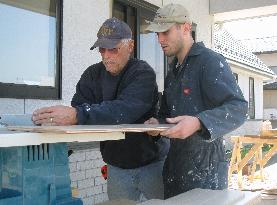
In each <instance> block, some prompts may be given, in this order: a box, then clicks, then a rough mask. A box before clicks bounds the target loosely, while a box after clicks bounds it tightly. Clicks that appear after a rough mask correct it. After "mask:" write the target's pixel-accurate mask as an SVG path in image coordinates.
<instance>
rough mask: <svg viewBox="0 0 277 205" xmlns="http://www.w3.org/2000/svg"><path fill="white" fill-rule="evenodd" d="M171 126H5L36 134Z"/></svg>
mask: <svg viewBox="0 0 277 205" xmlns="http://www.w3.org/2000/svg"><path fill="white" fill-rule="evenodd" d="M172 126H174V125H173V124H158V125H153V124H151V125H149V124H121V125H72V126H7V129H8V130H12V131H24V132H36V133H57V134H61V133H68V134H74V133H75V134H76V133H107V132H147V131H164V130H167V129H169V128H171V127H172Z"/></svg>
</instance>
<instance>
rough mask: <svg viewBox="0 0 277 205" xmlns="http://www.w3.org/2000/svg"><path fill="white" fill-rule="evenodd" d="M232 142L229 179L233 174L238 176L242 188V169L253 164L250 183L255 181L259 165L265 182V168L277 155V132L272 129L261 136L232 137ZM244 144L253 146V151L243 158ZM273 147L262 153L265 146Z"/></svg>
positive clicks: (263, 132) (261, 176)
mask: <svg viewBox="0 0 277 205" xmlns="http://www.w3.org/2000/svg"><path fill="white" fill-rule="evenodd" d="M231 140H232V142H233V143H234V147H233V151H232V157H231V161H230V166H229V173H228V179H229V181H230V177H231V175H232V174H233V172H237V174H238V186H239V188H241V187H242V169H243V167H244V166H246V165H247V164H249V162H250V160H252V162H251V176H250V181H253V179H254V174H255V172H256V168H257V165H259V168H260V171H259V173H260V178H261V180H262V181H263V180H264V173H263V170H264V166H265V165H266V163H267V162H268V160H269V159H270V158H271V157H272V156H273V155H274V154H275V153H276V151H277V130H276V129H270V130H265V131H262V132H261V133H260V135H243V136H232V137H231ZM244 144H253V146H252V147H251V149H250V150H249V151H248V152H247V153H246V155H245V156H244V157H243V158H242V157H241V148H242V147H243V145H244ZM265 144H268V145H272V147H271V148H270V149H269V150H268V151H267V152H266V153H265V154H263V153H262V147H263V146H264V145H265Z"/></svg>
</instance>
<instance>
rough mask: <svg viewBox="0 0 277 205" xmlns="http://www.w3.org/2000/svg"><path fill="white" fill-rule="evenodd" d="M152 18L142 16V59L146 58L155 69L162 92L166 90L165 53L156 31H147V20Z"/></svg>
mask: <svg viewBox="0 0 277 205" xmlns="http://www.w3.org/2000/svg"><path fill="white" fill-rule="evenodd" d="M150 20H151V19H148V18H147V17H143V16H142V17H141V18H140V22H141V23H140V59H142V60H145V61H146V62H147V63H149V65H151V66H152V68H153V69H154V70H155V72H156V76H157V83H158V86H159V92H162V91H163V90H164V54H163V51H162V49H161V46H160V44H159V43H158V39H157V35H156V33H147V32H145V28H146V26H147V25H148V23H147V21H150Z"/></svg>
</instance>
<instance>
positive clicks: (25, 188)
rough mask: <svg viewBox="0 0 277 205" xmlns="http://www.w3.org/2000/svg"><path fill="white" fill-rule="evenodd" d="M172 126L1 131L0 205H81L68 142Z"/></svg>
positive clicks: (117, 137)
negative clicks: (72, 176)
mask: <svg viewBox="0 0 277 205" xmlns="http://www.w3.org/2000/svg"><path fill="white" fill-rule="evenodd" d="M171 126H172V125H143V124H128V125H74V126H34V125H29V126H26V125H25V126H16V125H14V126H7V127H2V128H1V129H0V205H11V204H12V205H38V204H39V205H82V201H81V200H80V199H76V198H73V197H72V194H71V186H70V177H69V168H68V149H67V144H66V143H67V142H95V141H105V140H120V139H124V138H125V134H124V133H125V132H145V131H153V130H160V131H162V130H165V129H168V128H169V127H171Z"/></svg>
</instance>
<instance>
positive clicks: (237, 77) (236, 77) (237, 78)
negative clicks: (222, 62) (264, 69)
mask: <svg viewBox="0 0 277 205" xmlns="http://www.w3.org/2000/svg"><path fill="white" fill-rule="evenodd" d="M233 75H234V77H235V79H236V82H237V83H238V80H239V76H238V74H237V73H233Z"/></svg>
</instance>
